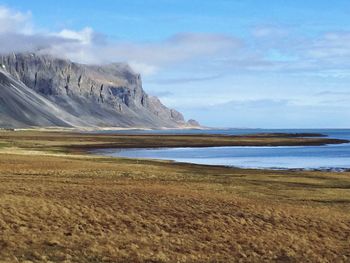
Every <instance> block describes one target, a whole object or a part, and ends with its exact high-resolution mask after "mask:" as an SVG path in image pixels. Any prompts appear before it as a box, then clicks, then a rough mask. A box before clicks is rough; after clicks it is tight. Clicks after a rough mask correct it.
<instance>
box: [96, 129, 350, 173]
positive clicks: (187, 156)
mask: <svg viewBox="0 0 350 263" xmlns="http://www.w3.org/2000/svg"><path fill="white" fill-rule="evenodd" d="M123 132H124V133H130V132H126V131H123ZM123 132H122V131H119V132H117V133H123ZM132 132H133V133H156V134H159V133H166V134H201V133H206V134H226V135H241V134H252V133H262V132H263V133H266V132H267V133H274V132H284V133H304V132H308V133H322V134H325V135H327V136H329V137H330V138H338V139H348V140H350V129H346V130H314V129H312V130H311V129H309V130H307V129H303V130H302V129H295V130H293V129H288V130H277V129H273V130H266V129H244V130H243V129H226V130H204V131H203V130H190V131H189V130H181V131H179V130H167V131H132ZM98 153H100V154H103V155H108V156H119V157H130V158H151V159H163V160H174V161H177V162H188V163H196V164H209V165H225V166H234V167H241V168H261V169H267V168H272V169H291V168H293V169H347V168H349V169H350V144H340V145H326V146H297V147H294V146H293V147H208V148H166V149H109V150H100V151H98Z"/></svg>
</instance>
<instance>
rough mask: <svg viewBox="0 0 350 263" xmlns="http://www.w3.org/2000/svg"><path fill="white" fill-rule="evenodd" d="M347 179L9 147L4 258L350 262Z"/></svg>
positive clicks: (0, 201)
mask: <svg viewBox="0 0 350 263" xmlns="http://www.w3.org/2000/svg"><path fill="white" fill-rule="evenodd" d="M39 137H40V136H39ZM19 141H20V140H18V142H19ZM33 141H35V139H33ZM57 141H59V140H58V139H57ZM18 142H12V143H10V144H11V145H12V146H13V145H14V144H16V143H18ZM6 143H7V144H8V143H9V142H8V141H7V142H6ZM27 143H28V142H27ZM44 143H46V142H44ZM44 143H43V140H41V139H37V142H36V144H35V145H34V144H31V145H29V144H27V146H28V148H30V149H33V148H36V147H37V146H38V145H39V148H40V147H42V145H43V144H44ZM17 146H18V145H17ZM349 188H350V173H329V172H304V171H303V172H302V171H257V170H241V169H229V168H222V167H207V166H200V165H188V164H175V163H170V162H157V161H145V160H143V161H141V160H139V161H136V160H128V159H116V158H101V157H99V158H95V157H93V156H90V157H89V156H84V157H81V156H45V155H40V154H38V155H24V154H21V155H18V154H16V153H15V152H14V153H13V154H0V262H25V261H27V262H28V261H32V262H49V261H51V262H64V261H65V262H350V245H349V244H350V213H349V212H350V193H349V192H350V191H349Z"/></svg>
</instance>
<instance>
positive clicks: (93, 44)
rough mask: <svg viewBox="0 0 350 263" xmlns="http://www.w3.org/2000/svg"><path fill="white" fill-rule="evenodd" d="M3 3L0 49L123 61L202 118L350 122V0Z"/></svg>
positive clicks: (151, 87)
mask: <svg viewBox="0 0 350 263" xmlns="http://www.w3.org/2000/svg"><path fill="white" fill-rule="evenodd" d="M0 6H1V8H0V40H1V41H2V42H3V41H6V40H8V45H6V44H5V46H3V47H2V48H0V51H1V52H8V51H23V50H24V51H25V50H26V49H28V48H34V49H35V48H37V47H38V46H39V47H40V48H45V49H46V50H47V51H48V52H51V53H53V54H57V55H63V56H66V57H68V58H70V59H72V60H74V61H77V62H82V63H109V62H118V61H123V62H128V63H130V65H131V66H132V67H134V69H135V70H136V71H139V72H141V74H142V76H143V84H144V89H145V90H146V91H147V92H149V93H150V94H153V95H157V96H159V97H160V98H161V100H162V101H163V102H164V103H165V104H166V105H169V106H172V107H175V108H176V109H178V110H180V111H182V112H183V113H184V114H185V116H186V117H187V118H195V119H198V120H199V121H200V122H201V123H203V124H204V125H208V126H225V127H265V128H288V127H295V128H298V127H299V128H307V127H310V128H321V127H336V128H337V127H338V128H341V127H350V125H349V124H350V121H349V120H350V106H349V103H348V101H349V100H350V89H349V86H348V85H349V83H350V19H348V14H349V12H350V1H345V0H335V1H332V2H330V1H325V0H309V1H305V0H304V1H300V0H271V1H261V0H217V1H205V0H202V1H199V0H192V1H187V0H147V1H145V0H144V1H141V0H127V1H126V0H125V1H124V0H114V1H112V0H100V1H80V0H75V1H63V0H61V1H51V0H46V1H43V0H36V1H20V0H11V1H1V0H0ZM18 39H20V40H21V41H19V40H18ZM11 41H13V42H11ZM28 43H30V44H28ZM25 45H26V46H25ZM12 49H14V50H12Z"/></svg>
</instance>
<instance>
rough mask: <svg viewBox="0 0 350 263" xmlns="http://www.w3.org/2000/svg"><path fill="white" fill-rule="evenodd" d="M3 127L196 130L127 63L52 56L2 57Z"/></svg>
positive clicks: (0, 113)
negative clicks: (93, 62)
mask: <svg viewBox="0 0 350 263" xmlns="http://www.w3.org/2000/svg"><path fill="white" fill-rule="evenodd" d="M0 63H1V69H0V103H1V104H0V126H1V127H4V126H5V127H27V126H46V127H47V126H65V127H139V128H141V127H148V128H161V127H168V128H179V127H190V126H197V125H196V124H197V123H196V122H195V121H193V120H191V121H190V122H186V121H185V120H184V117H183V116H182V114H181V113H179V112H177V111H176V110H173V109H169V108H167V107H166V106H164V105H163V104H162V103H161V102H160V100H159V99H158V98H156V97H151V96H149V95H148V94H147V93H146V92H145V91H144V90H143V88H142V82H141V76H140V75H139V74H137V73H135V72H134V71H133V70H132V69H131V68H130V67H129V66H128V65H127V64H123V63H114V64H109V65H103V66H97V65H83V64H78V63H74V62H71V61H69V60H65V59H59V58H54V57H52V56H49V55H39V54H35V53H24V54H23V53H21V54H11V55H3V56H1V61H0Z"/></svg>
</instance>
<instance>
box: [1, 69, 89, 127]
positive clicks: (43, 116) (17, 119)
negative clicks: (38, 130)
mask: <svg viewBox="0 0 350 263" xmlns="http://www.w3.org/2000/svg"><path fill="white" fill-rule="evenodd" d="M21 126H88V124H87V123H85V122H83V121H81V120H79V119H78V118H76V117H74V116H72V115H70V114H69V113H67V112H66V111H64V110H62V109H61V108H59V107H58V106H56V105H55V104H53V103H52V102H50V101H49V100H47V99H45V98H44V97H42V96H40V95H39V94H37V93H36V92H35V91H33V90H31V89H29V88H28V87H27V86H25V85H24V84H23V83H21V82H19V81H17V80H16V79H14V78H13V77H12V76H11V75H10V74H9V73H7V72H6V71H4V70H2V69H0V127H9V128H10V127H11V128H12V127H21Z"/></svg>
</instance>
